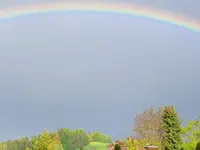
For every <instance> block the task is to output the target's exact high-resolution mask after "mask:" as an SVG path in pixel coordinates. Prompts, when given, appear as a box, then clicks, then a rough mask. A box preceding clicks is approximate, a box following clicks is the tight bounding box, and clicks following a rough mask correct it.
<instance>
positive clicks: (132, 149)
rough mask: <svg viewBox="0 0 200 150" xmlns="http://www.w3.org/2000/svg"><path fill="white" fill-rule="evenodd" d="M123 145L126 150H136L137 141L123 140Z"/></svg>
mask: <svg viewBox="0 0 200 150" xmlns="http://www.w3.org/2000/svg"><path fill="white" fill-rule="evenodd" d="M125 144H126V146H127V147H128V150H137V149H138V144H139V143H138V141H137V140H133V139H132V138H128V139H127V140H125Z"/></svg>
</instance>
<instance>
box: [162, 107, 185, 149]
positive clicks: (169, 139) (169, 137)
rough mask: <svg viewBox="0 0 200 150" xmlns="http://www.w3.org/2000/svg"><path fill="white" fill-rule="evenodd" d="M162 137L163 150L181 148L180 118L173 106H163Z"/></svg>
mask: <svg viewBox="0 0 200 150" xmlns="http://www.w3.org/2000/svg"><path fill="white" fill-rule="evenodd" d="M163 129H164V138H163V146H164V149H165V150H179V149H181V144H182V137H181V120H180V118H179V116H178V114H177V112H176V110H175V108H174V107H173V106H165V108H164V112H163Z"/></svg>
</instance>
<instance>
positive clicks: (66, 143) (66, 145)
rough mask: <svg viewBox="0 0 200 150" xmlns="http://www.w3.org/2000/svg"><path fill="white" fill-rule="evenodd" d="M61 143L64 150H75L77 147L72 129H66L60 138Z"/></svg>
mask: <svg viewBox="0 0 200 150" xmlns="http://www.w3.org/2000/svg"><path fill="white" fill-rule="evenodd" d="M60 142H61V144H62V146H63V150H69V149H70V150H75V149H76V147H75V145H74V144H73V134H72V132H71V130H70V129H67V128H66V129H64V131H63V133H62V134H61V137H60Z"/></svg>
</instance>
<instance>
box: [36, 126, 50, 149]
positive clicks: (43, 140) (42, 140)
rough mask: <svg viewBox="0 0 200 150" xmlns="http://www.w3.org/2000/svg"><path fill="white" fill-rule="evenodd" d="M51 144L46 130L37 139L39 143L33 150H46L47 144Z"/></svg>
mask: <svg viewBox="0 0 200 150" xmlns="http://www.w3.org/2000/svg"><path fill="white" fill-rule="evenodd" d="M50 143H51V136H50V134H49V132H48V131H47V129H45V130H44V131H43V133H42V134H41V135H40V137H39V141H38V142H37V144H36V145H37V146H36V147H35V148H36V149H35V150H48V147H49V144H50Z"/></svg>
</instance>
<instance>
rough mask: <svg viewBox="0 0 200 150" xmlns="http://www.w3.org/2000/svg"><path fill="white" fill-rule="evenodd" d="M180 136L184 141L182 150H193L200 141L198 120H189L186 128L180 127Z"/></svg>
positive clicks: (199, 123)
mask: <svg viewBox="0 0 200 150" xmlns="http://www.w3.org/2000/svg"><path fill="white" fill-rule="evenodd" d="M182 135H183V139H184V141H185V142H184V143H183V148H184V150H191V149H195V148H196V145H197V143H198V142H199V140H200V119H199V118H198V119H197V120H191V121H189V122H188V123H187V125H186V127H182Z"/></svg>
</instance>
